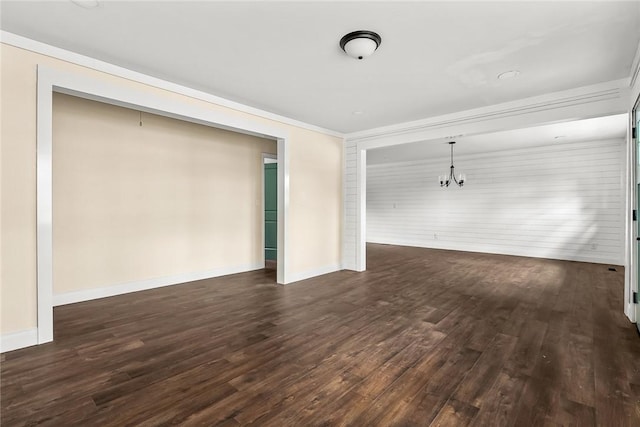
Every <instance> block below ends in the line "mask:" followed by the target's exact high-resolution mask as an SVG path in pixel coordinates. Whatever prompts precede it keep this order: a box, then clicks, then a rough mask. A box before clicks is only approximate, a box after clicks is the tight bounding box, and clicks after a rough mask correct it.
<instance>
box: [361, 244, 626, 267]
mask: <svg viewBox="0 0 640 427" xmlns="http://www.w3.org/2000/svg"><path fill="white" fill-rule="evenodd" d="M367 243H374V244H379V245H394V246H409V247H413V248H425V249H437V250H444V251H458V252H475V253H484V254H495V255H506V256H518V257H526V258H542V259H557V260H560V261H576V262H588V263H593V264H605V265H617V266H623V265H624V262H623V261H624V260H622V259H615V258H607V257H598V256H593V257H590V256H585V255H578V254H567V253H563V252H559V251H547V252H544V253H543V252H540V251H535V250H530V249H527V248H522V249H520V250H518V249H516V248H513V247H511V248H509V250H508V251H506V250H499V249H496V248H493V247H491V245H488V246H470V245H468V244H464V245H454V244H442V245H435V244H434V245H427V244H424V243H418V242H411V241H407V240H385V241H380V240H376V239H371V240H370V239H367Z"/></svg>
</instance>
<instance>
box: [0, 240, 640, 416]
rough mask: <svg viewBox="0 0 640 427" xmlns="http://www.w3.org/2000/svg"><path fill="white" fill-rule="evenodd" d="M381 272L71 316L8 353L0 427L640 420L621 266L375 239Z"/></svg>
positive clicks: (256, 283) (196, 292) (60, 310)
mask: <svg viewBox="0 0 640 427" xmlns="http://www.w3.org/2000/svg"><path fill="white" fill-rule="evenodd" d="M368 263H369V264H368V265H369V270H368V271H366V272H364V273H354V272H346V271H345V272H339V273H334V274H329V275H325V276H322V277H319V278H315V279H310V280H307V281H304V282H300V283H297V284H295V285H291V286H287V287H282V286H279V285H276V284H275V272H274V271H267V270H265V271H257V272H251V273H243V274H238V275H233V276H227V277H223V278H216V279H210V280H202V281H198V282H193V283H188V284H184V285H178V286H172V287H167V288H161V289H155V290H151V291H145V292H138V293H135V294H128V295H122V296H117V297H112V298H106V299H102V300H95V301H89V302H85V303H80V304H73V305H67V306H62V307H57V308H56V309H55V342H54V343H51V344H46V345H42V346H39V347H32V348H27V349H22V350H17V351H14V352H10V353H5V354H4V355H2V358H1V362H2V363H1V367H0V374H1V390H0V391H1V408H2V414H1V424H2V426H14V425H15V426H18V425H51V426H72V425H81V426H134V425H135V426H138V425H141V426H152V425H168V424H182V425H187V426H191V425H207V426H209V425H220V426H237V425H250V426H278V427H282V426H428V425H433V426H464V425H474V426H581V427H582V426H594V425H599V426H640V338H639V337H638V334H637V333H636V331H635V325H632V324H631V323H629V322H628V320H627V319H626V318H625V317H624V315H623V313H622V311H623V308H622V301H623V298H622V293H623V277H624V272H623V269H622V267H618V268H617V270H618V271H615V272H612V271H609V270H608V266H606V265H598V264H586V263H577V262H566V261H554V260H544V259H532V258H520V257H510V256H501V255H487V254H474V253H465V252H452V251H439V250H429V249H420V248H407V247H397V246H385V245H369V247H368Z"/></svg>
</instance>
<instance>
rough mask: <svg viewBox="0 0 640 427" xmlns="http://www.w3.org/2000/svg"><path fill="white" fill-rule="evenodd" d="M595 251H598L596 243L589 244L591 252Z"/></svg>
mask: <svg viewBox="0 0 640 427" xmlns="http://www.w3.org/2000/svg"><path fill="white" fill-rule="evenodd" d="M596 249H598V244H597V243H592V244H591V250H592V251H595V250H596Z"/></svg>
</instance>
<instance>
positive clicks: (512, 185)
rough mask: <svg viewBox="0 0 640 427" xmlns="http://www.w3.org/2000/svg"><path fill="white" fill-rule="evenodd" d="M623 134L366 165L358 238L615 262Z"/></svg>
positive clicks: (619, 258) (620, 258)
mask: <svg viewBox="0 0 640 427" xmlns="http://www.w3.org/2000/svg"><path fill="white" fill-rule="evenodd" d="M624 149H625V141H624V140H623V139H620V140H610V141H593V142H583V143H573V144H557V145H553V146H547V147H538V148H533V149H526V150H510V151H508V152H496V153H488V154H482V155H477V156H467V157H461V156H456V158H455V165H456V170H457V171H459V172H465V173H466V174H467V180H468V182H467V183H466V184H465V186H464V187H462V188H458V187H454V186H452V187H449V188H440V186H439V184H438V182H437V177H438V175H439V174H442V173H444V172H445V171H446V170H447V166H448V164H449V163H448V162H449V159H448V158H440V159H433V160H428V161H419V162H418V161H416V162H410V163H396V164H385V165H372V166H368V167H367V241H368V242H376V243H390V244H398V245H410V246H422V247H429V248H442V249H454V250H465V251H477V252H489V253H501V254H511V255H521V256H533V257H544V258H556V259H567V260H577V261H588V262H600V263H611V264H623V263H624V236H623V231H624V215H623V214H624V203H625V197H624V180H623V178H624V176H623V172H624Z"/></svg>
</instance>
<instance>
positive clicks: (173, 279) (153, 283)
mask: <svg viewBox="0 0 640 427" xmlns="http://www.w3.org/2000/svg"><path fill="white" fill-rule="evenodd" d="M262 268H264V264H263V263H262V262H260V263H256V264H249V265H241V266H235V267H227V268H215V269H212V270H206V271H198V272H193V273H187V274H178V275H175V276H165V277H156V278H153V279H146V280H139V281H135V282H129V283H122V284H119V285H114V286H106V287H103V288H95V289H86V290H81V291H72V292H65V293H61V294H55V295H54V296H53V306H54V307H56V306H59V305H65V304H73V303H76V302H82V301H90V300H93V299H98V298H106V297H112V296H115V295H122V294H128V293H131V292H138V291H146V290H148V289H154V288H161V287H164V286H171V285H178V284H181V283H186V282H193V281H194V280H203V279H211V278H213V277H220V276H226V275H228V274H236V273H244V272H247V271H253V270H260V269H262Z"/></svg>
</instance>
